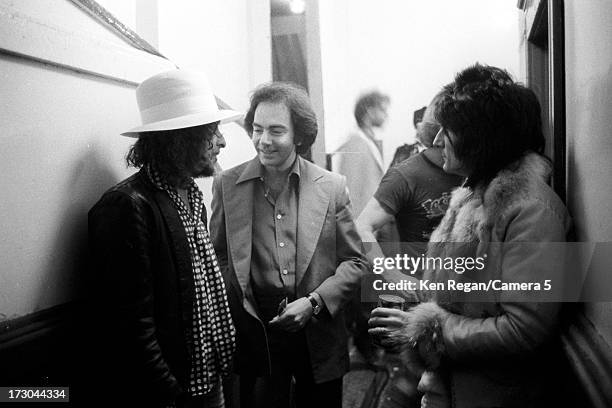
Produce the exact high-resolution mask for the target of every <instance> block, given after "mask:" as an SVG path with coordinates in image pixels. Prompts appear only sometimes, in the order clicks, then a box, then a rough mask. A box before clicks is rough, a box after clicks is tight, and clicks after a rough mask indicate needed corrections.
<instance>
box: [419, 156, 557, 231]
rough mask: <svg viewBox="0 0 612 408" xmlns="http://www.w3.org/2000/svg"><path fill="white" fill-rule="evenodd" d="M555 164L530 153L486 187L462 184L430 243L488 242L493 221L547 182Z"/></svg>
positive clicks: (454, 193) (498, 175)
mask: <svg viewBox="0 0 612 408" xmlns="http://www.w3.org/2000/svg"><path fill="white" fill-rule="evenodd" d="M550 173H551V164H550V162H549V161H548V160H547V159H546V158H545V157H543V156H540V155H539V154H536V153H527V154H525V155H524V156H523V157H522V158H520V159H519V160H517V161H516V162H514V163H512V164H511V165H510V166H508V167H506V168H505V169H503V170H501V171H500V172H499V173H497V176H495V178H494V179H493V180H491V182H490V183H489V184H488V185H486V186H478V187H476V188H475V189H471V188H467V187H459V188H457V189H455V190H454V191H453V193H452V197H451V201H450V205H449V207H448V210H447V211H446V214H445V216H444V218H443V219H442V221H441V222H440V225H439V226H438V228H436V229H435V231H434V232H433V233H432V235H431V239H430V242H475V241H476V242H487V241H489V238H490V235H491V230H492V228H493V224H494V223H495V221H496V220H498V219H499V218H500V217H501V216H502V215H503V213H504V212H505V211H507V210H508V209H509V208H512V207H513V206H515V205H516V204H517V203H519V202H520V201H523V200H525V199H528V198H530V192H533V191H534V189H537V187H536V185H537V184H540V183H546V182H547V181H548V178H549V177H550Z"/></svg>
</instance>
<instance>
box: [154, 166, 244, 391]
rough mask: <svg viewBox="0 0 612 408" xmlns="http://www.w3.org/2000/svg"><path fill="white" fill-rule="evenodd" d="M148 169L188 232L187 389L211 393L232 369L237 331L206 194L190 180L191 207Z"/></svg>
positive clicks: (189, 198) (156, 174) (186, 232)
mask: <svg viewBox="0 0 612 408" xmlns="http://www.w3.org/2000/svg"><path fill="white" fill-rule="evenodd" d="M146 170H147V174H148V176H149V178H150V180H151V182H152V183H153V184H154V185H155V186H156V187H157V188H159V189H160V190H163V191H165V192H166V193H167V194H168V195H169V196H170V198H171V199H172V202H173V203H174V206H175V208H176V210H177V212H178V215H179V218H180V219H181V223H182V224H183V227H184V228H185V234H186V235H187V241H188V244H189V250H190V254H191V266H192V270H193V281H194V286H195V288H194V289H195V290H194V292H195V298H194V300H193V322H192V327H188V328H186V335H187V336H190V337H191V338H192V339H193V345H194V352H193V354H192V356H191V372H190V376H189V387H188V390H189V393H190V395H192V396H200V395H204V394H207V393H209V392H210V391H211V390H212V389H213V387H215V386H216V385H217V384H218V383H219V380H220V376H221V375H224V374H227V373H229V372H230V369H231V360H232V356H233V353H234V348H235V335H236V331H235V329H234V326H233V323H232V318H231V315H230V310H229V303H228V301H227V295H226V291H225V284H224V282H223V277H222V275H221V270H220V269H219V265H218V263H217V257H216V255H215V252H214V249H213V246H212V242H211V240H210V236H209V234H208V230H207V228H206V224H205V221H203V220H202V218H206V217H205V215H204V214H205V212H204V211H205V209H204V197H203V195H202V192H201V191H200V189H199V188H198V186H197V185H196V183H195V182H194V181H193V180H191V182H190V186H189V188H188V200H189V205H190V207H191V211H190V210H189V209H188V208H187V206H186V205H185V203H184V202H183V200H181V198H180V197H179V196H178V194H177V191H176V189H174V188H173V187H172V186H170V185H169V184H168V183H167V182H166V180H164V178H163V177H162V176H161V175H160V174H159V173H158V172H157V171H155V169H154V168H153V167H147V169H146Z"/></svg>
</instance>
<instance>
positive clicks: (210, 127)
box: [125, 122, 219, 178]
mask: <svg viewBox="0 0 612 408" xmlns="http://www.w3.org/2000/svg"><path fill="white" fill-rule="evenodd" d="M218 126H219V122H214V123H209V124H206V125H201V126H193V127H189V128H183V129H172V130H160V131H155V132H142V133H140V135H139V137H138V140H137V141H136V143H134V144H133V145H132V147H130V150H129V151H128V154H127V156H126V158H125V159H126V162H127V165H128V166H133V167H137V168H140V167H143V166H147V165H152V166H154V167H155V168H156V169H157V171H159V172H160V173H161V174H162V175H164V176H166V177H171V178H172V177H178V178H183V177H185V176H187V175H188V174H189V171H190V169H192V168H193V165H194V164H195V163H196V162H197V161H198V160H199V157H200V154H201V151H202V144H203V143H207V144H208V145H207V148H209V149H210V148H212V140H213V136H214V134H215V132H217V128H218Z"/></svg>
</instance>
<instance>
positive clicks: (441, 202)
mask: <svg viewBox="0 0 612 408" xmlns="http://www.w3.org/2000/svg"><path fill="white" fill-rule="evenodd" d="M462 181H463V178H462V177H461V176H456V175H453V174H449V173H446V172H445V171H444V170H442V168H440V167H438V166H436V165H435V164H433V163H432V162H431V161H430V160H429V159H428V158H427V156H425V154H423V153H419V154H417V155H416V156H414V157H411V158H409V159H407V160H405V161H403V162H402V163H400V164H398V165H397V166H395V167H392V168H390V169H389V170H388V171H387V173H386V174H385V176H384V177H383V179H382V180H381V182H380V185H379V186H378V190H376V193H375V194H374V197H375V198H376V200H377V201H378V202H379V203H380V205H381V206H382V207H383V208H384V209H385V211H387V212H388V213H389V214H392V215H394V216H395V219H396V222H397V228H398V230H399V235H400V240H401V241H402V242H411V243H416V242H422V243H425V242H427V241H429V237H430V235H431V233H432V232H433V230H434V229H435V228H436V227H437V226H438V224H439V223H440V221H441V220H442V217H443V216H444V213H445V212H446V209H447V208H448V205H449V202H450V197H451V192H452V190H453V189H454V188H455V187H457V186H459V185H460V184H461V183H462ZM423 247H424V245H423Z"/></svg>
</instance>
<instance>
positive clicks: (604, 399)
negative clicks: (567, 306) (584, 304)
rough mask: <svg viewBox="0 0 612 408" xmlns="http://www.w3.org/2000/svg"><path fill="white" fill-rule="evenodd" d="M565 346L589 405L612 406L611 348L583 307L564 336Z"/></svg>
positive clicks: (563, 343)
mask: <svg viewBox="0 0 612 408" xmlns="http://www.w3.org/2000/svg"><path fill="white" fill-rule="evenodd" d="M561 341H562V345H563V349H564V351H565V354H566V355H567V358H568V360H569V362H570V364H571V366H572V368H573V369H574V373H575V375H576V377H577V379H578V380H579V382H580V386H581V388H582V389H583V391H584V393H585V394H586V395H587V396H588V398H589V399H590V405H589V406H592V407H597V408H600V407H601V408H605V407H611V406H612V348H611V347H610V345H609V344H608V343H607V342H606V340H605V339H604V338H603V337H602V336H601V335H600V334H599V332H598V331H597V329H596V328H595V326H593V324H592V323H591V322H590V321H589V319H588V318H587V317H586V316H585V315H584V313H583V312H582V311H576V312H575V313H574V314H573V315H572V321H571V323H570V324H569V325H568V326H567V328H566V330H565V331H564V333H563V335H562V337H561Z"/></svg>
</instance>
